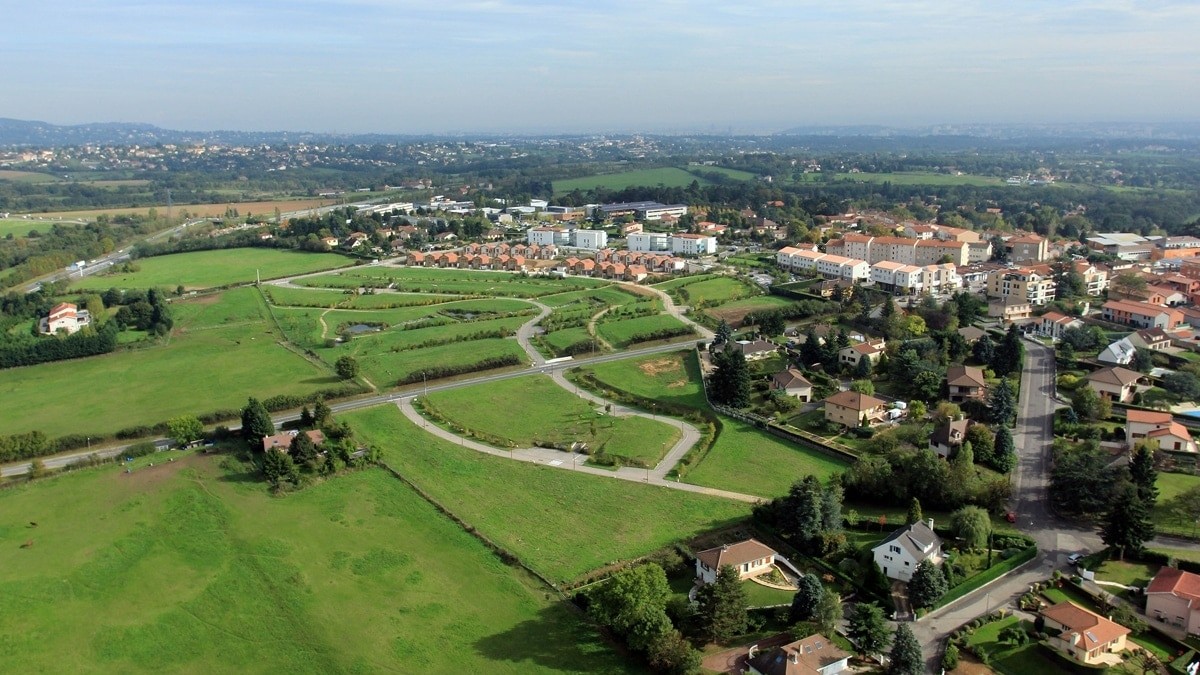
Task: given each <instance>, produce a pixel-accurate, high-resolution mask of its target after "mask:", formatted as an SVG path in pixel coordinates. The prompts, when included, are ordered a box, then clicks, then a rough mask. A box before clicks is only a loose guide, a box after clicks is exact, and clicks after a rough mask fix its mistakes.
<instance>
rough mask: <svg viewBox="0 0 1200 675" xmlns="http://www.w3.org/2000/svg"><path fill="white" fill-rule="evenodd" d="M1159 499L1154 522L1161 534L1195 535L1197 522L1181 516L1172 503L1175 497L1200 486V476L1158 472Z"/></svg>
mask: <svg viewBox="0 0 1200 675" xmlns="http://www.w3.org/2000/svg"><path fill="white" fill-rule="evenodd" d="M1155 485H1156V486H1157V487H1158V501H1157V502H1156V503H1155V506H1154V513H1153V515H1154V524H1155V526H1156V527H1157V528H1158V530H1159V533H1161V534H1175V535H1183V536H1195V535H1196V532H1197V528H1196V523H1195V522H1193V521H1191V520H1189V519H1188V518H1185V517H1181V516H1180V515H1179V514H1178V513H1176V512H1175V511H1174V510H1173V509H1172V507H1171V504H1170V501H1171V500H1172V499H1174V498H1175V497H1178V496H1179V495H1181V494H1183V493H1184V492H1187V491H1188V490H1190V489H1192V488H1196V487H1200V476H1193V475H1191V474H1183V473H1165V472H1164V473H1160V474H1158V482H1157V483H1156V484H1155Z"/></svg>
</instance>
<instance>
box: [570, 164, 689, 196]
mask: <svg viewBox="0 0 1200 675" xmlns="http://www.w3.org/2000/svg"><path fill="white" fill-rule="evenodd" d="M692 181H696V182H697V183H699V184H700V185H708V184H709V182H708V181H706V180H704V179H703V178H700V177H699V176H695V175H693V174H690V173H688V172H687V171H684V170H683V169H677V168H675V167H663V168H659V169H638V170H636V171H624V172H621V173H610V174H601V175H598V176H584V177H583V178H568V179H565V180H556V181H554V194H556V195H557V194H565V193H567V192H571V191H572V190H583V191H586V190H591V189H592V188H606V189H609V190H624V189H625V188H628V187H637V186H643V185H644V186H649V187H654V186H658V185H661V186H663V187H687V186H689V185H691V184H692Z"/></svg>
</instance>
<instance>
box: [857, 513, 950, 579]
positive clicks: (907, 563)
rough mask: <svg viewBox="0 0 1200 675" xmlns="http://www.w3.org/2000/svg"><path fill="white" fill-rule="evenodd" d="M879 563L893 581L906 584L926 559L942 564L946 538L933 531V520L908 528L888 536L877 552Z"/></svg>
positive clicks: (876, 558)
mask: <svg viewBox="0 0 1200 675" xmlns="http://www.w3.org/2000/svg"><path fill="white" fill-rule="evenodd" d="M873 552H874V557H875V564H876V565H879V569H881V570H883V573H884V575H885V576H887V577H888V578H889V579H897V580H899V581H903V582H906V583H907V582H909V581H911V580H912V574H913V572H914V571H915V570H916V569H917V565H918V564H919V563H920V562H921V561H923V560H929V561H931V562H932V563H933V564H935V565H938V564H941V562H942V539H941V537H939V536H937V534H936V533H934V531H933V520H932V519H930V520H929V521H922V522H917V523H913V524H912V525H906V526H904V527H902V528H900V529H898V530H896V531H894V532H892V533H891V534H890V535H888V537H887V539H884V540H883V541H882V542H880V543H879V545H877V546H876V547H875V548H874V549H873Z"/></svg>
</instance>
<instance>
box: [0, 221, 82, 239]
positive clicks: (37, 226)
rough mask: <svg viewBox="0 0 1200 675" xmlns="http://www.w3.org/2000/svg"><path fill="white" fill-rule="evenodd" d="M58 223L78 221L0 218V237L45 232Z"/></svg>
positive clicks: (66, 224)
mask: <svg viewBox="0 0 1200 675" xmlns="http://www.w3.org/2000/svg"><path fill="white" fill-rule="evenodd" d="M59 223H61V224H63V225H65V226H66V227H74V226H76V225H79V223H75V222H63V221H54V220H38V219H36V218H28V219H26V218H0V238H3V237H7V236H8V235H10V234H11V235H12V236H13V237H14V238H15V237H24V236H26V235H28V234H29V233H30V232H46V231H48V230H49V229H50V228H51V227H53V226H54V225H56V224H59Z"/></svg>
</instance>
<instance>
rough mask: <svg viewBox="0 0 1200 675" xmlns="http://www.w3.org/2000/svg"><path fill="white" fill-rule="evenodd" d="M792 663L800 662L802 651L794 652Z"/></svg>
mask: <svg viewBox="0 0 1200 675" xmlns="http://www.w3.org/2000/svg"><path fill="white" fill-rule="evenodd" d="M792 663H793V664H797V663H800V652H792Z"/></svg>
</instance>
